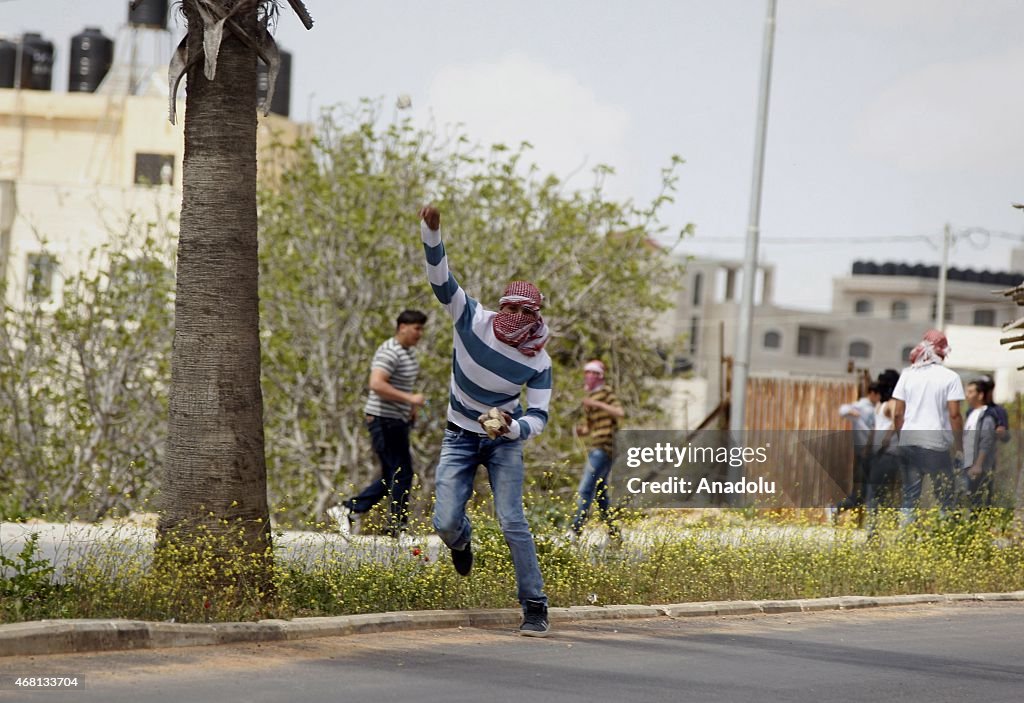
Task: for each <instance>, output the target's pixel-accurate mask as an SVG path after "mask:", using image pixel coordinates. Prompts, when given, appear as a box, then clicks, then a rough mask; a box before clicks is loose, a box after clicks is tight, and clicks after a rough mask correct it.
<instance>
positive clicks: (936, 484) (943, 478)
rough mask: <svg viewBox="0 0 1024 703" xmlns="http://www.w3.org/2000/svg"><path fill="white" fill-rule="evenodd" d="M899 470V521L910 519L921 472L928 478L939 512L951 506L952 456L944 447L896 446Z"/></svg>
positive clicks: (915, 504) (916, 497)
mask: <svg viewBox="0 0 1024 703" xmlns="http://www.w3.org/2000/svg"><path fill="white" fill-rule="evenodd" d="M900 464H901V466H900V469H901V473H902V477H903V511H902V512H903V523H904V524H907V523H908V522H910V521H911V520H912V519H913V515H914V510H916V509H917V507H918V504H919V503H920V502H921V482H922V481H923V479H924V476H925V474H928V475H930V476H931V477H932V492H933V493H934V494H935V499H936V501H937V502H938V504H939V507H940V509H941V511H942V513H943V514H945V513H948V512H949V511H950V510H952V509H953V497H954V482H953V459H952V457H950V455H949V452H948V451H946V450H937V449H925V448H924V447H915V446H913V445H907V446H901V447H900Z"/></svg>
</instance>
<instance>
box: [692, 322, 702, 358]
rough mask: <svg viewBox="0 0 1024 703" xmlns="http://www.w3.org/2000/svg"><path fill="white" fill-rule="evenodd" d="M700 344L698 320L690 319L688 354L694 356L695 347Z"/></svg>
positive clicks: (695, 352)
mask: <svg viewBox="0 0 1024 703" xmlns="http://www.w3.org/2000/svg"><path fill="white" fill-rule="evenodd" d="M698 344H700V318H699V317H696V316H694V317H691V318H690V354H693V355H694V356H696V354H697V345H698Z"/></svg>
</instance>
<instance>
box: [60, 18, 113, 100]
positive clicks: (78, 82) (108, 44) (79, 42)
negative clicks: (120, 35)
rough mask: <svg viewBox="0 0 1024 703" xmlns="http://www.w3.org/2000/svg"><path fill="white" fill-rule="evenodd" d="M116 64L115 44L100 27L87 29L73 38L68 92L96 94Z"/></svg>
mask: <svg viewBox="0 0 1024 703" xmlns="http://www.w3.org/2000/svg"><path fill="white" fill-rule="evenodd" d="M113 62H114V42H113V40H111V39H109V38H107V37H105V36H103V32H102V31H100V29H99V28H98V27H86V28H85V29H83V30H82V32H81V33H80V34H76V35H75V36H73V37H71V61H70V63H69V65H68V92H69V93H95V92H96V89H97V88H98V87H99V86H100V82H101V81H102V80H103V77H104V76H106V75H107V71H109V70H110V65H111V64H112V63H113Z"/></svg>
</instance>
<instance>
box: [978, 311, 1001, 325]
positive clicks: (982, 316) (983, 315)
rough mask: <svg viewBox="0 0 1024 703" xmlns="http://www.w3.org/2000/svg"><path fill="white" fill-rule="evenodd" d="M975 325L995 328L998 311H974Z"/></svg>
mask: <svg viewBox="0 0 1024 703" xmlns="http://www.w3.org/2000/svg"><path fill="white" fill-rule="evenodd" d="M974 324H976V325H979V326H981V327H995V326H996V311H995V310H993V309H992V308H978V309H977V310H975V311H974Z"/></svg>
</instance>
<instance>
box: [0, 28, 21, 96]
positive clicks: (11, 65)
mask: <svg viewBox="0 0 1024 703" xmlns="http://www.w3.org/2000/svg"><path fill="white" fill-rule="evenodd" d="M17 67H18V45H17V44H15V43H14V42H11V41H7V40H6V39H0V88H13V87H14V72H15V70H16V69H17Z"/></svg>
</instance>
